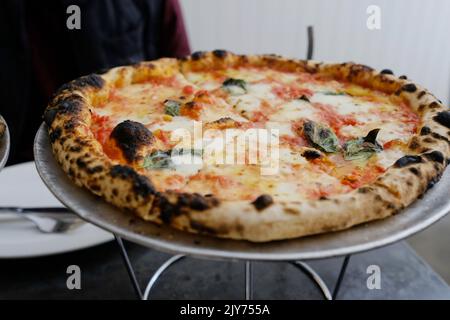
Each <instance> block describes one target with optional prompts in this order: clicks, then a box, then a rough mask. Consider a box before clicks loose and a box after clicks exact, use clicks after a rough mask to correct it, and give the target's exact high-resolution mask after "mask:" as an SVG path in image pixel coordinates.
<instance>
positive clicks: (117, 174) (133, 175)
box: [109, 165, 155, 197]
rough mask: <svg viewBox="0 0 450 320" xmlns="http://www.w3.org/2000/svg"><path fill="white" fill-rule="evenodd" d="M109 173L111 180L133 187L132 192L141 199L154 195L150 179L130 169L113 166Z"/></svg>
mask: <svg viewBox="0 0 450 320" xmlns="http://www.w3.org/2000/svg"><path fill="white" fill-rule="evenodd" d="M109 173H110V174H111V177H113V178H118V179H122V180H126V181H128V182H130V183H131V184H132V185H133V190H134V191H135V192H136V193H137V194H139V195H140V196H142V197H148V196H150V195H153V194H154V193H155V188H154V187H153V184H152V183H151V181H150V179H148V178H147V177H145V176H143V175H140V174H138V173H137V172H136V171H134V170H133V168H131V167H128V166H122V165H115V166H112V167H111V169H110V171H109Z"/></svg>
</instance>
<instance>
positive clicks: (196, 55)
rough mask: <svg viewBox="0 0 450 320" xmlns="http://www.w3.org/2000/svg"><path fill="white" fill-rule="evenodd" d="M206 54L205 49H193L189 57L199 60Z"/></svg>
mask: <svg viewBox="0 0 450 320" xmlns="http://www.w3.org/2000/svg"><path fill="white" fill-rule="evenodd" d="M205 55H206V52H205V51H195V52H193V53H192V54H191V59H192V60H194V61H195V60H200V59H201V58H203V57H204V56H205Z"/></svg>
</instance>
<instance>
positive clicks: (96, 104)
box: [44, 50, 450, 242]
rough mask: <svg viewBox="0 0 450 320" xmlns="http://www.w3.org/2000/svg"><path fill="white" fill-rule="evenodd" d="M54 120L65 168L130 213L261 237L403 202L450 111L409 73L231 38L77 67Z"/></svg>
mask: <svg viewBox="0 0 450 320" xmlns="http://www.w3.org/2000/svg"><path fill="white" fill-rule="evenodd" d="M44 120H45V122H46V124H47V127H48V133H49V138H50V142H51V146H52V150H53V153H54V155H55V157H56V159H57V161H58V162H59V164H60V165H61V167H62V169H63V170H64V171H65V172H66V173H67V175H68V176H69V177H70V178H71V179H72V180H73V181H74V182H75V183H76V184H77V185H78V186H80V187H83V188H86V189H88V190H89V191H90V192H92V193H94V194H95V195H98V196H100V197H102V198H103V199H104V200H105V201H107V202H109V203H111V204H112V205H114V206H116V207H118V208H120V209H122V210H123V212H124V214H129V213H132V214H134V215H137V216H138V217H140V218H142V219H143V220H146V221H149V222H151V223H156V224H166V225H170V226H171V227H173V228H176V229H179V230H183V231H186V232H192V233H201V234H208V235H212V236H216V237H221V238H231V239H244V240H249V241H253V242H265V241H271V240H281V239H288V238H296V237H301V236H306V235H312V234H318V233H324V232H331V231H335V230H342V229H346V228H349V227H351V226H354V225H357V224H361V223H364V222H368V221H371V220H375V219H381V218H385V217H388V216H391V215H393V214H396V213H399V212H400V211H401V210H402V209H403V208H405V207H407V206H408V205H410V204H411V203H412V202H414V201H415V200H416V199H417V198H419V197H420V196H421V195H422V194H423V193H424V192H426V190H428V189H429V188H430V187H431V186H433V184H434V183H435V182H436V181H438V180H439V178H440V177H441V175H442V173H443V171H444V169H445V167H446V165H447V162H448V160H447V159H448V158H449V155H450V148H449V147H450V145H449V144H450V142H449V139H450V112H449V111H448V109H447V108H446V107H445V106H444V105H443V104H442V103H441V101H439V100H438V99H437V98H436V97H435V96H434V95H433V94H431V93H430V92H428V91H427V90H426V89H424V88H422V87H420V86H419V85H417V84H415V83H413V82H411V81H410V80H408V79H407V78H406V77H405V76H401V77H396V76H394V75H393V73H392V72H391V71H390V70H387V69H386V70H382V71H376V70H374V69H372V68H370V67H367V66H364V65H360V64H355V63H341V64H336V63H322V62H317V61H310V60H308V61H305V60H295V59H287V58H283V57H280V56H276V55H237V54H233V53H231V52H228V51H224V50H215V51H212V52H196V53H193V54H192V55H190V56H188V57H185V58H183V59H174V58H162V59H159V60H155V61H150V62H141V63H138V64H136V65H131V66H121V67H116V68H113V69H110V70H109V71H107V72H106V73H104V74H91V75H87V76H84V77H81V78H79V79H76V80H73V81H72V82H70V83H68V84H65V85H63V86H62V87H61V88H60V89H59V90H58V92H57V93H56V94H55V96H54V97H53V99H52V101H51V102H50V103H49V105H48V107H47V109H46V111H45V114H44ZM255 146H256V147H255Z"/></svg>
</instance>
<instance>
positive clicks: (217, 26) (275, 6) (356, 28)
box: [180, 0, 450, 104]
mask: <svg viewBox="0 0 450 320" xmlns="http://www.w3.org/2000/svg"><path fill="white" fill-rule="evenodd" d="M180 3H181V5H182V8H183V12H184V18H185V21H186V25H187V30H188V34H189V37H190V41H191V46H192V49H193V50H211V49H216V48H221V49H228V50H231V51H235V52H238V53H278V54H282V55H286V56H292V57H300V58H304V57H305V55H306V26H307V25H309V24H311V25H313V26H314V29H315V40H316V44H315V53H314V58H315V59H317V60H328V61H340V62H342V61H355V62H359V63H363V64H367V65H369V66H372V67H374V68H378V69H382V68H389V69H392V70H393V71H394V72H395V73H396V74H398V75H400V74H406V75H407V76H408V77H409V78H411V79H413V80H415V81H416V82H418V83H420V84H422V85H424V86H425V87H427V88H428V89H430V90H431V91H432V92H433V93H435V94H436V95H437V96H438V97H439V98H440V99H441V100H443V101H444V102H445V103H447V104H448V101H449V94H450V75H449V71H450V18H449V17H450V1H449V0H297V1H296V0H180ZM371 4H374V5H378V6H379V7H380V8H381V29H380V30H369V29H368V28H367V27H366V21H367V17H368V14H367V13H366V9H367V7H368V6H369V5H371Z"/></svg>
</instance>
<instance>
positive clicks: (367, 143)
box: [344, 129, 383, 160]
mask: <svg viewBox="0 0 450 320" xmlns="http://www.w3.org/2000/svg"><path fill="white" fill-rule="evenodd" d="M379 131H380V129H373V130H371V131H370V132H369V133H368V134H367V135H366V136H365V137H364V138H358V139H354V140H350V141H347V142H346V143H345V144H344V159H345V160H366V159H369V158H370V157H371V156H373V155H374V154H375V153H377V152H381V151H382V150H383V147H382V146H381V145H380V144H379V143H378V142H377V140H376V139H377V135H378V132H379Z"/></svg>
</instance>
